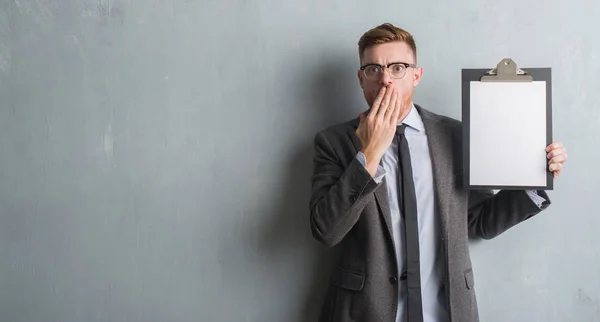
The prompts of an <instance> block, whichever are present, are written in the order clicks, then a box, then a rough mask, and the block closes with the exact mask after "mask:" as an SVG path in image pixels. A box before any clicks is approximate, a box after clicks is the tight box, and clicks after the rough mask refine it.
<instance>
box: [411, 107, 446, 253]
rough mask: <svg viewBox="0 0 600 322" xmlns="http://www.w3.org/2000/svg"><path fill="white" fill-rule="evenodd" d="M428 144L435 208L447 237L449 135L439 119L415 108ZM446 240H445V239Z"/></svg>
mask: <svg viewBox="0 0 600 322" xmlns="http://www.w3.org/2000/svg"><path fill="white" fill-rule="evenodd" d="M415 106H416V105H415ZM416 107H417V109H418V111H419V114H420V115H421V119H422V120H423V125H424V126H425V132H426V133H427V141H428V144H429V153H430V155H431V165H432V171H433V186H434V192H435V200H436V206H437V209H438V212H439V215H440V218H441V224H442V232H444V234H445V235H447V231H448V229H447V227H448V220H449V217H448V201H449V198H450V192H451V191H452V175H453V173H452V160H451V158H452V153H453V151H451V149H452V142H451V133H450V131H449V129H448V127H447V126H445V125H444V124H443V123H441V122H440V119H439V118H437V117H435V116H434V115H432V114H430V113H429V112H427V111H425V110H423V109H422V108H421V107H419V106H416ZM445 240H446V241H447V240H448V239H447V238H446V239H445Z"/></svg>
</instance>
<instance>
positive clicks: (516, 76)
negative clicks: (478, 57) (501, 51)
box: [481, 58, 533, 82]
mask: <svg viewBox="0 0 600 322" xmlns="http://www.w3.org/2000/svg"><path fill="white" fill-rule="evenodd" d="M481 81H482V82H533V77H531V76H530V75H527V71H524V70H522V69H520V68H518V67H517V64H516V63H515V62H514V61H513V60H512V59H510V58H504V59H502V60H501V61H500V62H499V63H498V65H496V68H494V69H492V70H489V71H487V72H486V73H485V75H484V76H482V77H481Z"/></svg>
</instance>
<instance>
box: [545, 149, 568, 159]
mask: <svg viewBox="0 0 600 322" xmlns="http://www.w3.org/2000/svg"><path fill="white" fill-rule="evenodd" d="M559 155H567V151H566V150H565V149H564V148H558V149H556V150H552V151H550V152H549V153H548V155H547V157H548V159H552V158H554V157H557V156H559Z"/></svg>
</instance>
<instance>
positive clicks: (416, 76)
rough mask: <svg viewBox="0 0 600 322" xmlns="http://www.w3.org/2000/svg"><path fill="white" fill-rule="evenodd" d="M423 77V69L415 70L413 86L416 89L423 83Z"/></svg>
mask: <svg viewBox="0 0 600 322" xmlns="http://www.w3.org/2000/svg"><path fill="white" fill-rule="evenodd" d="M421 77H423V67H417V68H415V72H414V73H413V86H414V87H416V86H417V85H419V83H420V82H421Z"/></svg>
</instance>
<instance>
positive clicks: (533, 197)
mask: <svg viewBox="0 0 600 322" xmlns="http://www.w3.org/2000/svg"><path fill="white" fill-rule="evenodd" d="M525 192H527V195H528V196H529V198H531V200H532V201H533V202H534V203H535V204H536V205H537V206H538V208H541V207H542V204H543V203H544V202H545V201H546V198H544V197H541V196H540V195H538V193H537V191H535V190H527V191H525Z"/></svg>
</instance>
